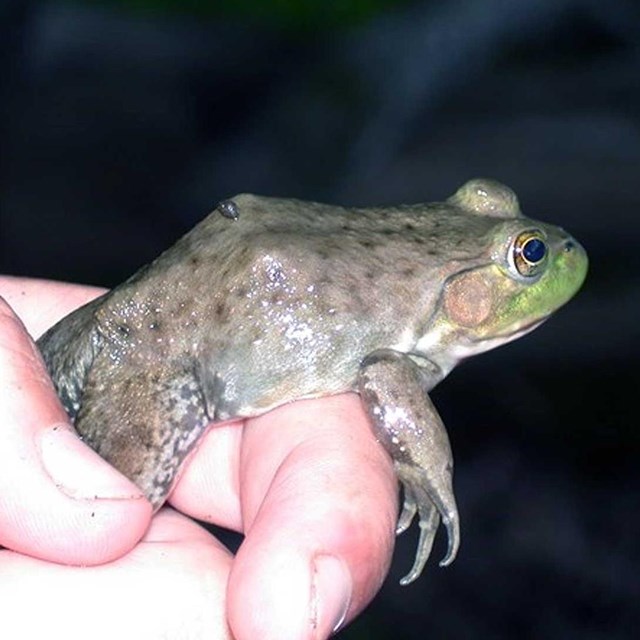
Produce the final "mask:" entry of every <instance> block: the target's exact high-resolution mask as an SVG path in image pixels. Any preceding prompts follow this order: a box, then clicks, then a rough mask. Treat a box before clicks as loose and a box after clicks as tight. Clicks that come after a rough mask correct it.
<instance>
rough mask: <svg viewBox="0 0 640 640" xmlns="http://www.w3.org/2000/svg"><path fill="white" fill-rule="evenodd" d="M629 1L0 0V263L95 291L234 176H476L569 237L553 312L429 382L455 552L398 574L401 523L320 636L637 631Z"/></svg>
mask: <svg viewBox="0 0 640 640" xmlns="http://www.w3.org/2000/svg"><path fill="white" fill-rule="evenodd" d="M214 6H216V7H218V9H215V10H214V9H213V7H214ZM220 7H222V8H220ZM232 7H235V8H232ZM638 7H640V3H637V2H636V1H635V0H608V1H607V2H602V1H600V0H573V1H569V0H522V1H511V2H510V1H509V0H503V1H500V0H467V1H463V0H460V1H458V2H453V1H444V0H442V1H440V2H429V3H427V2H393V1H392V0H387V1H386V2H384V1H383V0H378V1H377V2H376V1H375V0H360V1H359V2H340V3H323V2H313V1H311V0H307V1H302V0H300V1H299V2H287V1H285V0H280V1H278V0H263V1H262V2H257V0H256V1H254V2H251V0H244V1H238V2H236V3H231V2H220V3H207V2H197V1H196V0H191V2H186V1H185V2H182V3H180V2H177V0H176V2H172V1H171V0H164V1H162V2H161V1H158V2H155V3H154V2H152V0H147V1H143V0H139V1H138V2H124V1H122V2H117V1H116V0H112V1H111V2H107V1H106V0H105V2H103V3H99V2H85V3H82V2H68V3H63V2H54V1H50V2H18V1H15V2H11V1H5V2H2V3H0V116H1V117H0V272H4V273H12V274H18V275H29V276H38V277H47V278H56V279H64V280H70V281H78V282H85V283H92V284H101V285H105V286H112V285H115V284H117V283H118V282H119V281H121V280H122V279H124V278H125V277H126V276H128V275H129V274H130V273H132V272H133V271H134V270H135V269H136V268H137V267H138V266H140V265H142V264H143V263H145V262H147V261H148V260H150V259H151V258H152V257H154V256H155V255H156V254H157V253H158V252H159V251H161V250H162V249H163V248H165V247H167V246H168V245H169V244H171V243H172V241H173V240H175V239H176V238H177V237H178V236H179V235H181V233H183V232H184V231H186V230H187V229H188V228H189V227H191V226H192V225H193V224H194V223H195V222H196V221H197V220H198V219H199V218H201V217H202V216H203V214H205V213H206V212H207V211H209V210H210V209H211V208H212V207H213V206H214V205H215V203H216V202H217V201H218V200H220V199H222V198H224V197H227V196H231V195H233V194H235V193H237V192H240V191H252V192H257V193H261V194H266V195H281V196H291V197H294V196H295V197H300V198H305V199H315V200H321V201H328V202H335V203H341V204H358V205H373V204H390V203H398V202H416V201H428V200H434V199H442V198H444V197H446V196H448V195H449V194H450V193H452V192H453V191H454V190H455V188H456V187H457V186H459V185H460V184H461V183H462V182H463V181H464V180H466V179H467V178H470V177H473V176H477V175H481V176H488V177H494V178H497V179H500V180H502V181H504V182H506V183H507V184H509V185H510V186H512V187H513V188H514V189H515V190H516V192H517V193H518V194H519V196H520V200H521V203H522V206H523V209H524V211H525V213H527V214H529V215H531V216H532V217H539V218H541V219H544V220H547V221H550V222H555V223H557V224H560V225H562V226H564V227H566V228H567V229H569V230H571V232H572V233H573V234H574V235H575V236H576V237H577V238H578V239H579V240H580V241H581V242H582V243H583V244H584V245H585V247H586V248H587V250H588V252H589V255H590V259H591V270H590V273H589V276H588V279H587V283H586V285H585V287H584V290H583V291H582V292H581V293H580V294H579V295H578V297H577V298H576V299H575V300H574V301H572V302H571V303H570V304H569V305H568V307H567V308H566V309H563V310H562V311H561V312H560V313H558V315H557V316H556V317H554V318H553V319H552V320H550V321H549V322H548V323H546V324H545V325H544V326H543V327H542V328H540V329H539V330H537V331H536V332H535V333H534V334H532V335H531V336H528V337H527V338H525V339H523V340H521V341H519V342H517V343H514V344H512V345H510V346H507V347H504V348H502V349H499V350H497V351H494V352H492V353H489V354H486V355H483V356H482V357H480V358H477V359H475V360H471V361H470V362H468V363H466V364H465V365H464V366H462V367H460V368H459V369H457V370H456V371H455V372H454V373H453V374H452V375H451V376H450V378H449V379H448V380H447V381H446V382H445V383H443V384H442V385H441V386H440V387H439V388H438V389H437V390H436V392H435V393H434V397H435V402H436V404H437V405H438V406H439V408H440V410H441V413H442V415H443V418H444V421H445V424H446V425H448V429H449V434H450V437H451V440H452V445H453V448H454V452H455V457H456V469H457V475H456V490H457V496H458V503H459V507H460V512H461V516H462V523H463V529H462V531H463V546H462V549H461V552H460V555H459V557H458V560H457V561H456V562H455V563H454V565H453V566H452V567H450V568H448V569H446V570H441V569H438V568H437V566H436V564H435V563H434V562H433V561H432V562H431V563H430V565H429V567H428V568H427V571H426V572H425V574H424V576H423V577H422V579H421V580H419V581H418V582H417V583H415V584H414V585H412V586H410V587H408V588H402V587H400V586H398V584H397V581H398V579H399V578H400V577H401V576H402V575H403V573H404V572H405V571H406V570H407V569H408V567H409V566H410V564H411V561H412V556H413V553H414V547H415V538H414V536H415V531H414V530H412V532H411V533H408V534H405V536H403V537H402V538H401V539H400V540H399V543H398V548H397V551H396V554H395V556H394V563H393V566H392V569H391V575H390V577H389V579H388V581H387V583H386V584H385V586H384V588H383V590H382V593H381V594H380V596H379V597H378V598H377V599H376V600H375V601H374V603H373V604H372V605H371V607H370V608H369V609H368V610H367V611H366V612H365V613H364V615H363V616H361V618H360V619H359V620H358V621H356V622H355V623H354V624H352V625H351V626H350V627H349V628H348V629H347V630H346V631H345V632H343V633H342V634H341V637H343V638H345V639H352V640H355V639H359V638H408V639H413V638H416V639H417V638H424V637H428V638H433V639H436V640H437V639H440V638H446V639H454V640H455V639H458V638H460V639H464V638H472V637H473V638H481V639H485V638H492V639H493V638H498V639H510V638H516V637H517V638H519V639H527V638H545V639H548V638H553V639H555V638H581V639H589V640H592V639H600V638H602V639H604V638H607V639H617V638H631V637H635V635H634V633H633V632H634V631H636V632H637V629H638V628H639V627H640V614H639V613H638V607H639V604H638V596H639V595H640V579H639V578H638V569H639V568H640V567H639V563H638V560H639V557H640V552H639V545H638V542H637V540H638V535H639V524H640V517H639V515H638V502H637V490H638V485H639V479H638V473H637V468H638V454H639V453H640V451H639V449H640V447H639V439H638V429H637V413H638V407H639V403H638V394H639V393H640V386H639V384H638V382H639V376H638V372H637V367H638V355H639V351H640V336H639V333H640V331H639V329H638V325H639V320H640V314H639V310H638V306H639V298H638V285H639V284H640V278H639V276H638V270H639V267H640V258H639V255H640V246H639V245H640V243H639V242H638V241H639V240H640V233H639V230H638V226H639V219H640V216H639V214H640V206H639V205H640V195H639V186H638V185H639V182H640V12H639V10H638ZM440 538H442V536H440ZM435 553H436V555H438V556H440V554H442V553H443V540H442V539H439V540H438V546H437V548H436V551H435Z"/></svg>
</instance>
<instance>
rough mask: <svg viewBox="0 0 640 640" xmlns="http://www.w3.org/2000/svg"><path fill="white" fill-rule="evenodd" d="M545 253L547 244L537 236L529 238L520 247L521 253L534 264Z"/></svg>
mask: <svg viewBox="0 0 640 640" xmlns="http://www.w3.org/2000/svg"><path fill="white" fill-rule="evenodd" d="M546 253H547V246H546V245H545V243H544V242H543V241H542V240H540V239H539V238H530V239H529V240H527V241H526V242H525V243H524V246H523V247H522V255H523V256H524V258H525V260H526V261H527V262H530V263H532V264H536V263H538V262H540V261H541V260H542V259H543V258H544V257H545V255H546Z"/></svg>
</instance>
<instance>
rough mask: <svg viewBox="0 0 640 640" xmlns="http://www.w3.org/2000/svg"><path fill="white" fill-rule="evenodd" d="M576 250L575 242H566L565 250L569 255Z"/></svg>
mask: <svg viewBox="0 0 640 640" xmlns="http://www.w3.org/2000/svg"><path fill="white" fill-rule="evenodd" d="M575 248H576V243H575V242H574V241H573V240H566V241H565V243H564V250H565V251H566V252H567V253H568V252H569V251H573V250H574V249H575Z"/></svg>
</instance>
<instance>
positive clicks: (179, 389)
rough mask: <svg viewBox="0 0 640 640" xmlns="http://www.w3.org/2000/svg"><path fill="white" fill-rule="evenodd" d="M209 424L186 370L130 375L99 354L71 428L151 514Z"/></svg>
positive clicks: (174, 366)
mask: <svg viewBox="0 0 640 640" xmlns="http://www.w3.org/2000/svg"><path fill="white" fill-rule="evenodd" d="M209 422H210V418H209V416H208V415H207V412H206V408H205V402H204V398H203V395H202V391H201V387H200V384H199V381H198V379H197V377H196V375H195V373H194V368H193V367H191V366H190V365H189V364H184V363H182V364H181V363H175V362H174V363H163V364H162V365H161V366H159V367H146V368H133V370H132V369H131V368H128V367H127V368H125V367H122V366H120V367H118V366H117V364H116V363H114V361H113V359H111V358H110V357H109V356H108V355H107V354H106V353H105V352H103V353H101V354H100V355H99V356H98V358H96V360H95V361H94V363H93V366H92V368H91V370H90V371H89V374H88V376H87V379H86V385H85V388H84V392H83V396H82V401H81V405H80V410H79V412H78V415H77V417H76V420H75V428H76V430H77V431H78V433H79V434H80V436H81V437H82V439H83V440H84V441H85V442H86V443H87V444H89V446H91V447H92V448H93V449H94V450H95V451H96V452H97V453H98V454H99V455H100V456H101V457H102V458H104V459H105V460H107V462H109V463H110V464H112V465H113V466H114V467H115V468H116V469H118V470H119V471H120V472H121V473H123V474H124V475H125V476H126V477H128V478H129V479H130V480H131V481H133V482H134V483H135V484H136V485H137V486H138V487H139V488H140V489H141V490H142V491H143V492H144V494H145V495H146V497H147V498H148V499H149V501H150V502H151V504H152V505H153V508H154V511H155V510H157V509H159V508H160V507H161V506H162V504H163V502H164V501H165V500H166V498H167V496H168V495H169V493H170V491H171V489H172V487H173V485H174V483H175V480H176V479H177V474H178V472H179V470H180V467H181V465H182V463H183V462H184V460H185V458H186V457H187V456H188V455H189V453H190V452H191V451H192V450H193V449H194V447H195V446H196V444H197V442H198V440H199V439H200V436H201V435H202V434H203V433H204V432H205V430H206V427H207V425H208V423H209Z"/></svg>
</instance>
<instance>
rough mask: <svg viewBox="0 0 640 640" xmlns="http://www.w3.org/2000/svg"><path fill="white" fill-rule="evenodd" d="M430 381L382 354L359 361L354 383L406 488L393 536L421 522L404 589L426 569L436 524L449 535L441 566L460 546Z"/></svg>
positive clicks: (447, 454)
mask: <svg viewBox="0 0 640 640" xmlns="http://www.w3.org/2000/svg"><path fill="white" fill-rule="evenodd" d="M431 375H432V374H431V373H430V372H429V371H428V370H427V369H423V368H421V367H419V366H418V365H417V364H416V363H415V362H414V361H413V360H412V359H411V358H409V357H408V356H406V355H404V354H402V353H399V352H397V351H393V350H390V349H381V350H378V351H375V352H373V353H371V354H369V355H368V356H367V357H366V358H365V359H364V360H363V362H362V365H361V368H360V373H359V379H358V389H359V392H360V396H361V398H362V400H363V403H364V406H365V408H366V410H367V412H368V414H369V417H370V419H371V422H372V425H373V429H374V432H375V434H376V436H377V437H378V438H379V439H380V440H381V442H382V443H383V445H384V446H385V448H386V449H387V451H388V452H389V454H390V455H391V457H392V458H393V461H394V466H395V469H396V473H397V475H398V478H399V480H400V482H401V483H402V485H403V488H404V505H403V508H402V512H401V514H400V517H399V519H398V525H397V529H396V532H397V533H402V532H403V531H404V530H406V529H407V528H408V527H409V525H410V523H411V521H412V519H413V517H414V515H415V514H416V513H417V514H418V516H419V519H420V539H419V541H418V550H417V553H416V559H415V562H414V565H413V567H412V569H411V571H410V572H409V573H408V574H407V575H406V576H405V577H404V578H403V579H402V580H401V584H403V585H405V584H409V583H410V582H413V581H414V580H415V579H416V578H417V577H418V576H419V575H420V573H421V571H422V569H423V568H424V565H425V564H426V562H427V559H428V558H429V555H430V553H431V548H432V546H433V541H434V538H435V534H436V531H437V529H438V525H439V522H440V520H442V523H443V525H444V526H445V528H446V529H447V534H448V548H447V553H446V555H445V557H444V558H443V560H442V561H441V562H440V565H441V566H445V565H448V564H450V563H451V562H453V560H454V559H455V556H456V554H457V552H458V547H459V544H460V525H459V517H458V510H457V507H456V501H455V496H454V493H453V487H452V480H453V459H452V455H451V447H450V445H449V438H448V436H447V432H446V430H445V428H444V425H443V424H442V420H441V419H440V416H439V415H438V413H437V411H436V409H435V407H434V406H433V403H432V402H431V400H430V398H429V396H428V395H427V389H429V388H431V387H432V386H433V385H434V382H433V380H431V379H430V376H431Z"/></svg>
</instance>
